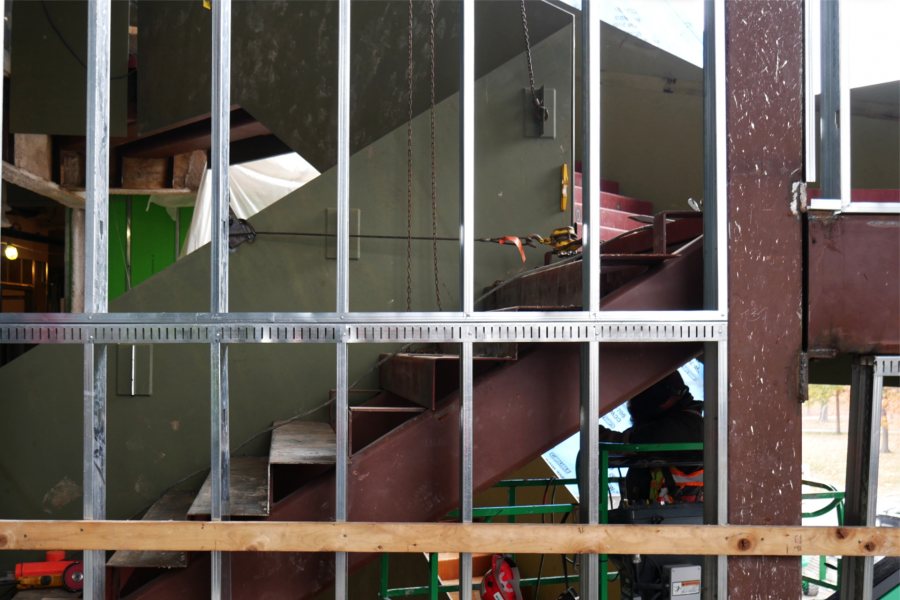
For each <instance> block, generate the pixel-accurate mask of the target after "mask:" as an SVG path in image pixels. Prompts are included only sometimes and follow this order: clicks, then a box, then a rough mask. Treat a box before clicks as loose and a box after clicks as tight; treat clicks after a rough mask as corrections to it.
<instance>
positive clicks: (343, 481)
mask: <svg viewBox="0 0 900 600" xmlns="http://www.w3.org/2000/svg"><path fill="white" fill-rule="evenodd" d="M347 355H348V349H347V343H346V342H340V343H338V344H337V348H336V356H337V358H336V367H337V369H336V371H337V376H336V377H337V381H336V382H335V388H336V389H335V415H336V418H335V442H336V444H337V452H336V454H335V498H334V520H335V521H336V522H338V523H343V522H346V521H347V462H348V460H349V448H350V441H349V440H350V434H349V423H348V422H349V413H350V407H349V403H348V393H347V367H348V357H347ZM334 576H335V577H334V596H335V598H337V599H339V600H340V599H346V598H347V597H348V593H349V590H348V585H347V582H348V577H349V570H348V556H347V553H346V552H336V553H335V556H334Z"/></svg>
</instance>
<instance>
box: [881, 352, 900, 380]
mask: <svg viewBox="0 0 900 600" xmlns="http://www.w3.org/2000/svg"><path fill="white" fill-rule="evenodd" d="M875 375H876V376H880V377H900V356H876V357H875Z"/></svg>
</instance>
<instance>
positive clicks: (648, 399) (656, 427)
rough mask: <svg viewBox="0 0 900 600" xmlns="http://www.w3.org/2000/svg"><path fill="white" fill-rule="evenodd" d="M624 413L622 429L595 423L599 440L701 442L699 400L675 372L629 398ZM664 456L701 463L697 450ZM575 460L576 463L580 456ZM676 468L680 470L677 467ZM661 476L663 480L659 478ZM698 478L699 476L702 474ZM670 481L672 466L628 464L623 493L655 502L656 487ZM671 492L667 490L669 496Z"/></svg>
mask: <svg viewBox="0 0 900 600" xmlns="http://www.w3.org/2000/svg"><path fill="white" fill-rule="evenodd" d="M628 413H629V414H630V415H631V420H632V425H631V427H629V428H628V429H627V430H625V431H623V432H617V431H612V430H610V429H607V428H605V427H603V426H602V425H600V426H599V427H600V441H601V442H621V443H626V444H662V443H681V442H702V441H703V403H702V402H698V401H696V400H694V397H693V396H692V395H691V392H690V390H689V389H688V387H687V385H685V383H684V380H683V379H682V378H681V375H680V374H679V373H678V371H675V372H674V373H671V374H670V375H667V376H666V377H664V378H663V379H662V380H660V381H659V382H657V383H655V384H653V385H652V386H650V387H649V388H647V389H646V390H644V391H643V392H641V393H640V394H638V395H637V396H635V397H634V398H632V399H631V400H629V401H628ZM664 458H665V459H670V460H673V461H680V462H683V461H685V460H687V461H692V462H696V463H697V464H699V465H702V462H703V457H702V453H701V452H667V453H665V456H664ZM576 462H580V457H579V460H578V461H576ZM676 471H677V472H678V473H681V470H676ZM578 473H579V474H580V470H579V471H578ZM661 477H662V478H663V481H659V480H660V478H661ZM699 477H701V478H702V475H700V476H699ZM654 480H656V481H654ZM579 483H580V482H579ZM671 483H672V469H670V468H668V467H663V468H661V469H653V468H643V467H640V468H639V467H632V468H629V470H628V475H627V476H626V478H625V490H623V491H624V492H625V494H624V496H625V497H626V498H628V499H629V501H631V502H646V501H654V502H655V501H657V500H658V492H659V486H660V485H662V486H663V487H670V486H671ZM666 484H669V485H666ZM701 484H702V481H701ZM654 486H655V487H654ZM675 487H677V484H676V486H675ZM701 489H702V487H701ZM675 491H676V490H668V492H669V495H671V494H674V493H675ZM601 493H602V492H601Z"/></svg>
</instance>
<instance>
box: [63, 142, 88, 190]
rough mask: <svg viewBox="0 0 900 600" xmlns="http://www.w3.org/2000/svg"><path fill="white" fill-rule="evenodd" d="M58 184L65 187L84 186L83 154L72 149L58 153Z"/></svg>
mask: <svg viewBox="0 0 900 600" xmlns="http://www.w3.org/2000/svg"><path fill="white" fill-rule="evenodd" d="M59 184H60V185H61V186H63V187H65V188H69V189H72V188H84V156H82V155H81V154H79V153H78V152H74V151H72V150H61V151H60V153H59Z"/></svg>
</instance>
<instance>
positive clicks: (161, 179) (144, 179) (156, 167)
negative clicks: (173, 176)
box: [122, 156, 169, 189]
mask: <svg viewBox="0 0 900 600" xmlns="http://www.w3.org/2000/svg"><path fill="white" fill-rule="evenodd" d="M168 172H169V159H167V158H134V157H130V156H125V157H123V158H122V187H123V188H145V189H162V188H166V187H168V185H167V184H166V179H167V174H168Z"/></svg>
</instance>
